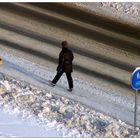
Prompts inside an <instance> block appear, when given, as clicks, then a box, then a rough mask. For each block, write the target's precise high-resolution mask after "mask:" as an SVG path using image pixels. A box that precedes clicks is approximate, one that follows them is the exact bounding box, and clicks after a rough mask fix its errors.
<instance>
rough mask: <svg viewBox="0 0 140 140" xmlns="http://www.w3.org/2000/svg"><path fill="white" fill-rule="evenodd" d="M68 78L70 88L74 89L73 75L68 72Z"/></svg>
mask: <svg viewBox="0 0 140 140" xmlns="http://www.w3.org/2000/svg"><path fill="white" fill-rule="evenodd" d="M66 76H67V79H68V83H69V89H70V90H72V89H73V79H72V77H71V73H66Z"/></svg>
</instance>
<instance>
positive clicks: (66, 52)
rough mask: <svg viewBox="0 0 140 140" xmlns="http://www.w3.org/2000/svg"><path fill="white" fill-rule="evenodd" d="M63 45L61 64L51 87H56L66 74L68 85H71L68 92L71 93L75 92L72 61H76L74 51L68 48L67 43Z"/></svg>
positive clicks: (60, 55) (64, 42) (60, 57)
mask: <svg viewBox="0 0 140 140" xmlns="http://www.w3.org/2000/svg"><path fill="white" fill-rule="evenodd" d="M61 45H62V50H61V52H60V54H59V64H58V67H57V74H56V76H55V77H54V79H53V80H52V81H50V84H51V86H55V85H56V83H57V81H58V80H59V79H60V77H61V76H62V74H63V73H64V72H65V73H66V76H67V80H68V84H69V89H68V91H70V92H71V91H72V90H73V79H72V76H71V73H72V72H73V65H72V61H73V59H74V56H73V53H72V51H71V50H70V49H69V48H68V43H67V41H63V42H62V43H61Z"/></svg>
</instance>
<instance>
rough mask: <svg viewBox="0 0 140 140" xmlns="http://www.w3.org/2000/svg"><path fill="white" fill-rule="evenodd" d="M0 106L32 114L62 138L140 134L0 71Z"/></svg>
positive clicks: (78, 104) (131, 128) (31, 115)
mask: <svg viewBox="0 0 140 140" xmlns="http://www.w3.org/2000/svg"><path fill="white" fill-rule="evenodd" d="M0 106H1V108H3V110H5V111H7V112H9V113H13V114H17V115H18V116H20V117H22V118H23V119H26V120H30V118H32V117H35V118H36V119H37V120H38V124H39V125H41V126H42V127H44V128H45V129H50V128H51V129H52V128H54V129H56V131H58V132H61V136H62V137H96V138H102V137H140V131H139V128H137V130H138V134H137V135H133V134H132V130H133V127H132V126H130V125H128V124H126V123H125V122H122V121H121V120H115V119H113V118H111V117H109V116H107V115H104V114H102V113H99V112H96V111H95V110H93V109H90V108H87V107H86V106H84V105H81V104H80V103H78V102H75V101H72V100H69V99H67V98H65V97H60V96H57V95H54V94H53V93H50V92H48V91H46V90H40V89H37V88H36V87H34V86H32V85H29V84H28V83H26V82H23V81H18V80H16V79H13V78H12V77H7V76H4V75H2V74H0Z"/></svg>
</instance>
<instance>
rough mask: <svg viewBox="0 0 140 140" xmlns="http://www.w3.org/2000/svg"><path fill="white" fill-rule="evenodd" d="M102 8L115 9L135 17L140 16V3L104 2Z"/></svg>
mask: <svg viewBox="0 0 140 140" xmlns="http://www.w3.org/2000/svg"><path fill="white" fill-rule="evenodd" d="M101 6H102V7H106V8H113V9H115V10H117V11H120V12H124V13H127V14H132V15H134V16H139V15H140V3H138V2H102V3H101Z"/></svg>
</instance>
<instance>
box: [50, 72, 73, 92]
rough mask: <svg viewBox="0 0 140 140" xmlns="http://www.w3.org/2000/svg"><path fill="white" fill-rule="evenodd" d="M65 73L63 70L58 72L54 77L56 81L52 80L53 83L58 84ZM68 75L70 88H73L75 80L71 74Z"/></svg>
mask: <svg viewBox="0 0 140 140" xmlns="http://www.w3.org/2000/svg"><path fill="white" fill-rule="evenodd" d="M63 73H64V71H63V70H60V71H58V72H57V74H56V76H55V77H54V79H53V80H52V83H54V84H56V83H57V81H58V80H59V79H60V77H61V76H62V75H63ZM65 73H66V76H67V80H68V84H69V88H70V89H71V88H73V79H72V77H71V72H70V73H67V72H65Z"/></svg>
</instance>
